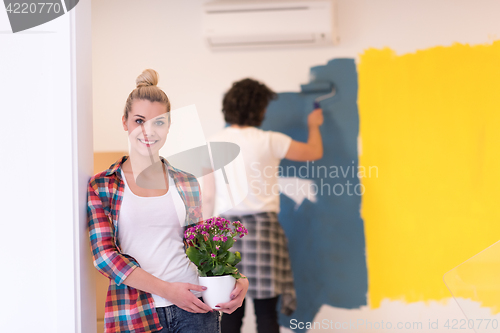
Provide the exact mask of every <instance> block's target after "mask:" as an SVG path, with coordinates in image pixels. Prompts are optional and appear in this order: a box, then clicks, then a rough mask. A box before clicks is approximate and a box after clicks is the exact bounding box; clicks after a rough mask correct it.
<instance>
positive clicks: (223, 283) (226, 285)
mask: <svg viewBox="0 0 500 333" xmlns="http://www.w3.org/2000/svg"><path fill="white" fill-rule="evenodd" d="M199 282H200V285H201V286H205V287H207V290H204V291H202V292H201V293H202V296H203V301H204V302H205V303H206V304H207V305H208V306H209V307H211V308H212V309H215V310H218V308H216V307H215V306H216V305H217V304H220V303H227V302H229V301H230V300H231V298H230V296H231V292H232V291H233V289H234V286H235V284H236V279H235V278H234V277H232V276H231V275H223V276H205V277H203V276H200V278H199Z"/></svg>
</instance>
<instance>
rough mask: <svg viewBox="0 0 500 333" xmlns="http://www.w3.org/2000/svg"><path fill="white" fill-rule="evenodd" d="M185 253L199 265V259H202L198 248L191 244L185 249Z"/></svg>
mask: <svg viewBox="0 0 500 333" xmlns="http://www.w3.org/2000/svg"><path fill="white" fill-rule="evenodd" d="M186 254H187V256H188V258H189V260H191V261H192V262H193V263H194V264H195V265H196V266H198V267H199V266H200V261H201V260H202V259H203V256H202V254H201V253H200V251H199V250H197V249H196V248H195V247H192V246H191V247H188V249H187V250H186Z"/></svg>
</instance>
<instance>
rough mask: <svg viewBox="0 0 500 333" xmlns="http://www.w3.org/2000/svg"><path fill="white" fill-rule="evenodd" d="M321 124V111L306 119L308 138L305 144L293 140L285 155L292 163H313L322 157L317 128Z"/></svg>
mask: <svg viewBox="0 0 500 333" xmlns="http://www.w3.org/2000/svg"><path fill="white" fill-rule="evenodd" d="M322 124H323V111H322V110H321V109H316V110H314V111H313V112H311V113H310V114H309V116H308V117H307V125H308V127H309V137H308V139H307V143H304V142H299V141H295V140H293V141H292V142H291V143H290V148H288V152H287V153H286V155H285V158H286V159H289V160H292V161H315V160H319V159H320V158H322V157H323V141H322V139H321V132H320V130H319V127H320V126H321V125H322Z"/></svg>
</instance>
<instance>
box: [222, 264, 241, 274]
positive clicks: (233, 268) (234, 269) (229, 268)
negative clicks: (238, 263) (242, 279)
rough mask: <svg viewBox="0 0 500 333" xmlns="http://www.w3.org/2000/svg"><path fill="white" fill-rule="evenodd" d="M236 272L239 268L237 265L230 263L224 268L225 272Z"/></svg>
mask: <svg viewBox="0 0 500 333" xmlns="http://www.w3.org/2000/svg"><path fill="white" fill-rule="evenodd" d="M236 272H238V269H237V268H236V267H233V266H230V265H228V266H226V267H225V268H224V274H234V273H236Z"/></svg>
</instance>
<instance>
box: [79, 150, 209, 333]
mask: <svg viewBox="0 0 500 333" xmlns="http://www.w3.org/2000/svg"><path fill="white" fill-rule="evenodd" d="M126 159H127V156H124V157H122V159H121V160H118V161H117V162H116V163H114V164H113V165H111V166H110V167H109V169H108V170H106V171H103V172H101V173H98V174H96V175H95V176H94V177H92V178H91V179H90V181H89V184H88V188H87V195H88V197H87V204H88V206H87V217H88V227H89V236H90V244H91V249H92V255H93V257H94V266H95V267H96V268H97V269H98V270H99V272H100V273H102V274H103V275H104V276H106V277H107V278H109V288H108V294H107V297H106V305H105V315H104V332H105V333H112V332H113V333H114V332H130V333H143V332H154V331H157V330H160V329H161V328H162V327H161V325H160V322H159V319H158V315H157V313H156V309H155V307H154V301H153V297H152V296H151V294H150V293H146V292H144V291H141V290H138V289H134V288H131V287H129V286H127V285H125V284H123V281H124V280H125V279H126V278H127V276H128V275H129V274H130V273H132V271H133V270H134V269H135V268H137V267H140V265H139V263H138V262H137V261H136V260H135V259H134V258H132V257H131V256H129V255H127V254H125V253H122V252H121V250H120V244H118V238H117V232H118V216H119V213H120V206H121V203H122V199H123V191H124V187H125V184H124V182H123V179H122V177H121V173H120V169H121V166H122V164H123V162H125V161H126ZM162 161H163V163H164V164H165V166H166V167H167V170H168V172H169V174H170V175H171V176H172V178H173V179H174V181H175V186H176V188H177V190H178V191H179V195H180V196H181V198H182V200H183V201H184V204H185V206H186V221H185V225H186V226H187V225H190V224H195V223H197V222H198V221H200V220H202V212H201V195H200V188H199V184H198V181H197V180H196V178H195V177H194V176H193V175H191V174H189V173H186V172H183V171H181V170H178V169H176V168H174V167H172V166H171V165H170V164H169V163H168V162H167V161H166V160H165V159H164V158H162Z"/></svg>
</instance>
